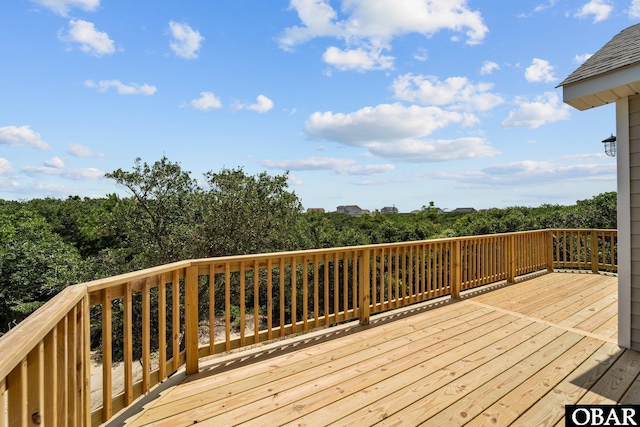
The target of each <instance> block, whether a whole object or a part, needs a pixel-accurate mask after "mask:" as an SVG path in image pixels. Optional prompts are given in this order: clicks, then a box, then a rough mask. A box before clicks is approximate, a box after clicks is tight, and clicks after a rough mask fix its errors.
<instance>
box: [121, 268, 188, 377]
mask: <svg viewBox="0 0 640 427" xmlns="http://www.w3.org/2000/svg"><path fill="white" fill-rule="evenodd" d="M130 286H131V285H130V284H129V291H128V292H129V293H130V292H131V287H130ZM171 294H172V297H171V302H172V304H173V309H172V313H171V316H172V319H171V338H172V345H173V349H172V350H173V364H172V366H171V370H172V371H173V372H175V371H177V370H178V367H179V366H180V272H179V271H178V270H174V271H173V278H172V279H171ZM125 369H126V366H125Z"/></svg>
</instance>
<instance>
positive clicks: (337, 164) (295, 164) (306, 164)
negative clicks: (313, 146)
mask: <svg viewBox="0 0 640 427" xmlns="http://www.w3.org/2000/svg"><path fill="white" fill-rule="evenodd" d="M260 163H261V164H262V165H264V166H266V167H268V168H272V169H283V170H296V171H308V170H336V169H343V168H345V167H348V166H351V165H352V164H353V163H355V160H351V159H342V158H334V157H308V158H305V159H293V160H263V161H261V162H260Z"/></svg>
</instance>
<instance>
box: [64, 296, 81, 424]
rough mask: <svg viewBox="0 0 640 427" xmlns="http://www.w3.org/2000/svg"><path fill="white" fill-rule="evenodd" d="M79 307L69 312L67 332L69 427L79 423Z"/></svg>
mask: <svg viewBox="0 0 640 427" xmlns="http://www.w3.org/2000/svg"><path fill="white" fill-rule="evenodd" d="M76 316H77V308H76V307H73V308H72V309H71V311H69V314H67V317H68V318H69V320H68V326H69V329H68V332H67V343H68V344H67V352H68V354H67V356H68V363H67V375H68V381H67V387H68V390H69V391H68V400H67V403H68V407H67V418H68V421H67V425H68V426H69V427H76V426H77V425H78V424H79V423H78V421H79V420H78V417H77V413H78V382H77V381H78V380H77V370H76V367H77V366H78V359H77V355H78V352H77V349H78V339H77V334H78V328H77V320H76Z"/></svg>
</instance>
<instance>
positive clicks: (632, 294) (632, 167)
mask: <svg viewBox="0 0 640 427" xmlns="http://www.w3.org/2000/svg"><path fill="white" fill-rule="evenodd" d="M625 119H626V120H625ZM625 119H623V120H622V121H621V122H624V121H626V122H627V123H626V128H627V132H626V135H625V134H624V133H623V134H622V135H620V137H622V138H620V137H619V138H618V142H619V143H623V144H624V143H626V141H628V147H629V148H628V150H629V152H628V159H629V163H628V166H627V167H628V169H627V171H628V172H627V173H626V174H625V175H626V176H627V178H628V180H629V181H628V182H629V184H628V192H629V193H628V196H627V197H628V208H629V213H628V214H627V215H628V216H629V219H630V221H629V224H628V225H627V227H628V228H629V233H630V236H629V241H628V245H629V246H630V260H629V261H630V263H631V265H630V275H631V277H630V289H629V290H628V291H627V292H623V291H622V289H621V290H620V291H619V292H618V294H619V295H618V298H619V300H620V304H621V308H622V309H623V310H620V313H619V314H621V315H622V317H623V319H620V320H621V321H623V322H628V323H627V325H626V327H627V328H629V329H630V330H629V332H628V333H629V335H630V336H629V345H630V347H631V348H632V349H634V350H640V96H638V95H634V96H631V97H629V98H628V111H627V115H626V117H625ZM619 121H620V120H619ZM619 124H620V125H624V123H619ZM621 127H622V126H621ZM622 130H623V129H620V130H618V132H620V131H622ZM619 166H621V165H620V164H619ZM621 190H622V189H620V188H619V189H618V191H619V192H620V191H621ZM623 209H624V206H623ZM620 214H622V215H623V218H624V216H625V212H621V213H620ZM620 231H621V230H618V233H619V234H620ZM622 231H623V232H624V230H622ZM620 249H623V248H620V247H619V250H620ZM623 250H624V249H623ZM619 264H621V263H620V262H619ZM619 286H624V280H623V281H622V282H621V283H620V284H619ZM625 300H626V301H625ZM625 311H626V312H627V313H629V314H627V313H625ZM624 317H626V319H624ZM621 326H622V325H621ZM621 332H623V331H621ZM623 334H624V332H623ZM621 344H622V343H621Z"/></svg>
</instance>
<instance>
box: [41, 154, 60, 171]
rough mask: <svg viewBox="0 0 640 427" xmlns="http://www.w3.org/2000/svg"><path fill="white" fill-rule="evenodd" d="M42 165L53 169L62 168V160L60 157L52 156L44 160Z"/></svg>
mask: <svg viewBox="0 0 640 427" xmlns="http://www.w3.org/2000/svg"><path fill="white" fill-rule="evenodd" d="M44 165H45V166H47V167H50V168H54V169H64V162H63V161H62V159H61V158H60V157H57V156H56V157H52V158H50V159H49V160H46V161H45V162H44Z"/></svg>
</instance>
